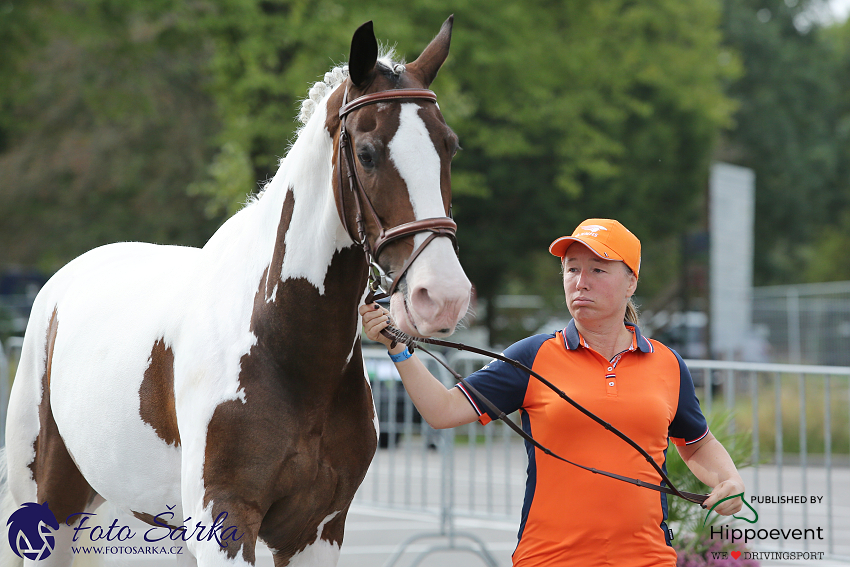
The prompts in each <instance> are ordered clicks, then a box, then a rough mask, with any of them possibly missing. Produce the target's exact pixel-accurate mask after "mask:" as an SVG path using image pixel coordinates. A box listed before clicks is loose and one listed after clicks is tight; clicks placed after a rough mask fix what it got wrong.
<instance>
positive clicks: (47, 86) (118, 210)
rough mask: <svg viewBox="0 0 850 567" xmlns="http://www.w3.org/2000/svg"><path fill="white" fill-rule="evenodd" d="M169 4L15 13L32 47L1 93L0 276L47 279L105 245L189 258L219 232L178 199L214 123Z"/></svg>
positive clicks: (177, 15) (192, 204) (190, 42)
mask: <svg viewBox="0 0 850 567" xmlns="http://www.w3.org/2000/svg"><path fill="white" fill-rule="evenodd" d="M182 4H183V3H182V2H178V1H176V0H174V1H171V0H168V1H166V0H162V1H157V2H149V1H142V0H139V1H136V2H111V1H107V0H100V1H91V2H76V1H73V0H44V1H42V2H37V3H25V2H16V3H15V9H14V11H13V12H12V14H15V15H16V17H19V18H20V19H21V20H22V21H28V20H37V21H38V27H39V35H40V36H41V37H43V38H44V40H43V41H42V42H31V44H30V45H28V47H27V48H26V49H24V48H21V49H20V50H18V52H17V53H16V59H15V66H14V68H15V69H17V75H15V80H12V81H9V82H3V81H0V95H2V96H0V100H3V101H9V102H8V104H10V105H11V106H10V108H11V113H8V114H4V116H5V117H6V119H7V125H8V126H5V125H3V126H0V127H4V126H5V128H6V129H5V131H6V132H8V135H9V142H8V144H7V146H8V148H7V151H5V152H3V153H2V154H0V171H2V172H3V175H2V181H0V242H2V243H3V244H2V245H0V264H9V263H18V264H26V265H39V266H40V267H42V268H43V269H44V270H46V271H50V270H54V269H56V268H58V267H59V266H61V265H62V264H63V263H65V262H66V261H68V260H70V259H71V258H73V257H74V256H76V255H78V254H80V253H82V252H84V251H86V250H88V249H90V248H93V247H95V246H98V245H100V244H105V243H108V242H114V241H117V240H143V241H154V242H162V243H171V244H192V245H201V244H203V243H204V241H205V240H206V238H208V237H209V235H210V234H212V232H213V230H214V228H215V226H216V224H217V222H218V220H220V219H214V220H209V219H206V218H205V217H204V215H203V214H202V211H201V208H202V202H201V201H200V200H199V199H198V198H192V197H189V196H188V195H187V194H186V187H187V185H188V184H189V183H190V182H191V181H192V180H193V179H195V178H196V177H198V176H199V174H200V172H201V171H202V168H203V167H204V166H205V165H206V163H207V162H208V161H209V157H210V151H209V146H208V142H207V140H208V139H209V137H210V136H211V135H212V133H213V132H214V131H215V130H216V121H215V118H214V115H213V104H212V101H211V100H210V99H209V97H208V95H207V94H206V93H205V92H204V91H203V84H204V79H203V76H202V74H201V68H202V63H203V62H204V61H205V60H206V58H207V52H206V47H205V46H204V44H203V42H202V41H200V40H199V39H198V38H196V37H194V36H192V35H191V34H188V33H187V32H186V31H185V29H184V28H183V21H182V18H183V14H182V12H181V6H182ZM4 22H5V20H4ZM0 28H2V26H1V25H0ZM4 68H6V67H4ZM21 89H23V90H21ZM22 93H23V94H22Z"/></svg>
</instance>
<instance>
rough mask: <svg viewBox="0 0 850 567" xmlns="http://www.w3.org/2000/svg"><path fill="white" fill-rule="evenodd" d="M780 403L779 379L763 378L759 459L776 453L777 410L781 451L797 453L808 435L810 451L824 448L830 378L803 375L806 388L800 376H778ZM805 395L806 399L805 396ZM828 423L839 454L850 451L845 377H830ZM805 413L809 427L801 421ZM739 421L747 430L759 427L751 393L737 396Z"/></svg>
mask: <svg viewBox="0 0 850 567" xmlns="http://www.w3.org/2000/svg"><path fill="white" fill-rule="evenodd" d="M778 383H779V386H780V389H779V402H778V403H777V399H776V385H777V381H776V379H775V378H772V377H771V378H768V377H760V378H759V392H758V444H759V455H760V457H761V458H766V457H770V456H772V455H774V454H775V452H776V451H777V449H778V447H777V435H776V433H777V426H776V422H777V410H778V412H779V418H780V422H781V427H780V431H781V434H782V435H781V451H782V453H784V454H789V453H790V454H794V453H799V452H800V448H801V444H802V443H801V441H802V440H803V439H804V438H805V444H806V453H808V454H824V453H825V452H826V427H827V424H826V413H827V412H826V408H827V402H826V399H825V395H826V381H825V378H824V377H823V376H806V377H804V390H801V388H800V380H799V378H798V377H797V376H788V375H786V376H782V377H780V378H779V381H778ZM803 398H805V403H801V400H802V399H803ZM829 409H830V416H829V418H830V424H829V430H830V433H831V449H832V453H833V454H836V455H848V454H850V392H848V379H847V377H843V376H842V377H832V378H831V380H830V401H829ZM804 412H805V420H804V421H805V430H804V433H803V432H801V427H800V425H801V422H802V421H803V419H802V417H803V413H804ZM734 413H735V416H736V418H735V425H736V427H739V428H741V429H744V430H749V431H755V427H754V426H755V423H754V421H753V402H752V397H751V396H750V395H749V393H747V394H746V395H740V394H739V395H738V396H737V399H736V400H735V405H734Z"/></svg>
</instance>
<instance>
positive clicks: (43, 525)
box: [7, 502, 245, 561]
mask: <svg viewBox="0 0 850 567" xmlns="http://www.w3.org/2000/svg"><path fill="white" fill-rule="evenodd" d="M166 508H168V511H166V512H162V513H161V514H158V515H156V516H155V517H154V518H153V523H154V527H152V528H150V529H148V530H147V531H145V532H144V533H143V534H139V533H138V532H136V531H134V530H133V529H132V528H131V527H130V526H122V525H120V524H119V523H118V519H117V518H116V519H113V520H112V523H111V524H109V525H108V526H101V525H96V524H95V525H89V520H92V521H93V518H94V516H96V515H97V514H95V513H92V512H77V513H74V514H70V515H69V516H68V517H67V518H66V519H65V525H66V526H68V527H69V528H72V529H73V532H74V536H73V538H72V540H71V541H72V545H71V553H73V554H74V555H80V554H96V555H140V554H141V555H180V554H181V553H182V552H183V545H182V544H183V543H184V542H188V541H190V540H194V541H198V542H215V543H217V544H218V545H219V547H221V548H226V547H227V546H228V545H229V544H230V543H235V542H238V541H239V540H241V539H242V537H243V536H244V535H245V533H244V532H242V533H240V532H239V531H238V530H237V528H236V526H233V525H230V526H228V525H225V521H226V520H227V512H221V513H220V514H219V515H218V517H216V518H215V520H214V521H213V523H212V524H211V525H204V524H203V523H202V522H198V521H196V522H194V523H193V522H192V518H191V517H190V518H186V519H185V520H183V522H182V525H181V526H180V527H175V526H174V525H172V524H174V523H176V522H174V521H173V520H174V512H172V511H171V510H173V509H174V506H167V507H166ZM74 524H76V525H74ZM7 525H8V526H9V545H10V546H11V547H12V551H14V552H15V554H17V555H18V557H21V558H23V559H29V560H32V561H41V560H42V559H46V558H47V557H49V556H50V554H51V553H52V552H53V550H54V548H55V546H56V537H55V536H54V530H58V529H59V522H58V521H56V517H55V516H54V515H53V512H52V511H51V510H50V508H49V506H48V504H47V502H45V503H44V504H37V503H35V502H27V503H26V504H24V505H23V506H21V507H20V508H19V509H18V510H16V511H15V512H14V513H13V514H12V515H11V516H10V517H9V521H8V522H7ZM138 535H141V536H142V537H141V538H139V539H137V537H136V536H138ZM142 541H143V542H144V543H142ZM169 542H174V543H178V544H180V545H176V546H175V545H168V543H169ZM151 544H153V545H151Z"/></svg>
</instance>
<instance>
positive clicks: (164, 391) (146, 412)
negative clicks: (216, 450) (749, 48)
mask: <svg viewBox="0 0 850 567" xmlns="http://www.w3.org/2000/svg"><path fill="white" fill-rule="evenodd" d="M149 360H150V364H149V365H148V368H147V370H145V377H144V379H142V385H141V387H140V388H139V415H140V416H141V417H142V421H144V422H145V423H147V424H148V425H150V426H151V427H153V429H154V431H156V434H157V435H158V436H159V438H160V439H162V440H163V441H165V442H166V443H167V444H169V445H174V446H175V447H179V446H180V430H179V429H178V427H177V410H176V408H175V404H174V351H172V350H171V347H166V346H165V340H164V339H159V340H158V341H156V342H155V343H154V344H153V348H152V349H151V356H150V359H149Z"/></svg>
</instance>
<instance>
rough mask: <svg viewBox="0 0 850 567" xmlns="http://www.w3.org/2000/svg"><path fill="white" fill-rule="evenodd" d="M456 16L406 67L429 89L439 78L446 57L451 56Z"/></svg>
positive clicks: (449, 20) (448, 21)
mask: <svg viewBox="0 0 850 567" xmlns="http://www.w3.org/2000/svg"><path fill="white" fill-rule="evenodd" d="M454 19H455V17H454V14H452V15H451V16H449V18H448V19H447V20H446V21H445V22H443V27H441V28H440V33H438V34H437V37H435V38H434V39H433V40H431V43H429V44H428V47H426V48H425V51H423V52H422V54H421V55H420V56H419V57H418V58H417V59H416V61H414V62H413V63H410V64H408V65H406V67H407V71H408V72H409V73H413V74H415V75H418V76H419V78H420V79H421V80H422V83H423V84H424V85H425V86H426V87H428V86H430V85H431V83H432V82H433V81H434V79H435V78H436V77H437V71H439V70H440V67H441V66H442V65H443V62H444V61H445V60H446V57H448V56H449V46H450V45H451V43H452V25H453V24H454Z"/></svg>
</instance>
